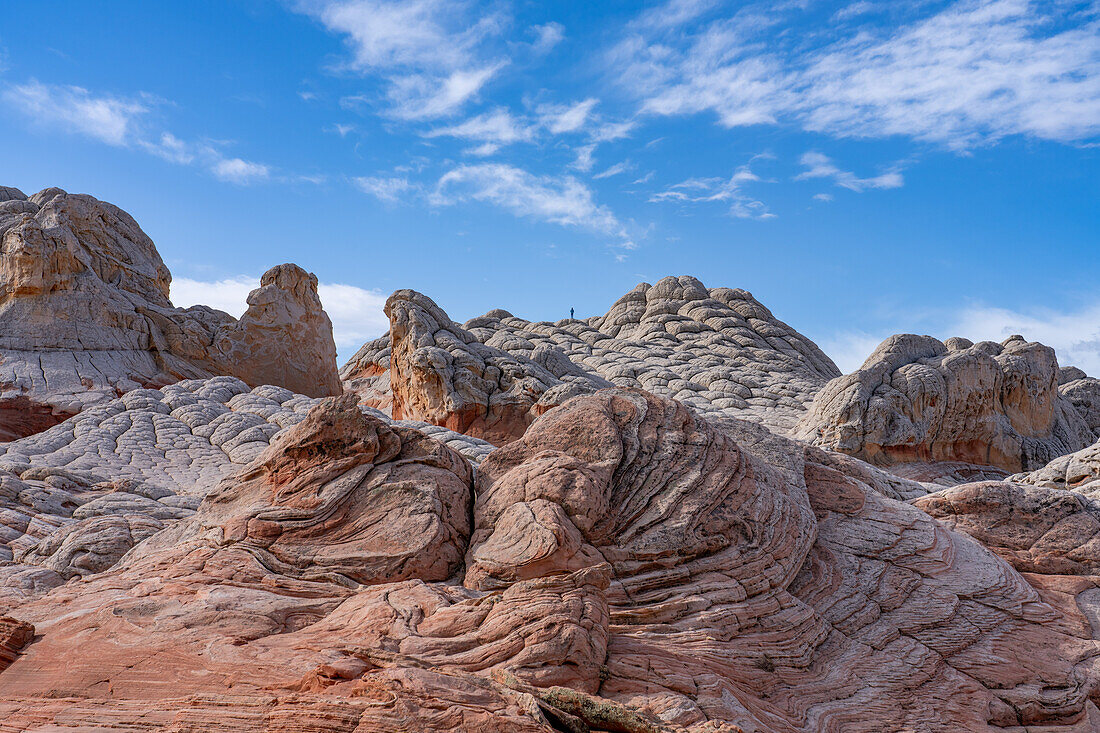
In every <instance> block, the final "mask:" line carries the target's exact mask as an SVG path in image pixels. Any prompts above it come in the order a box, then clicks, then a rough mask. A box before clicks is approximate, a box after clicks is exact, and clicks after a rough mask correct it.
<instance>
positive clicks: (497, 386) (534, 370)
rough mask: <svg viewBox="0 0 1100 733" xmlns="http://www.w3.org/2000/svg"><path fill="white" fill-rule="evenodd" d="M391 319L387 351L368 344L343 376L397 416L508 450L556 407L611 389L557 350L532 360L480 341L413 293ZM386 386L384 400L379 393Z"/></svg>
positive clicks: (391, 311)
mask: <svg viewBox="0 0 1100 733" xmlns="http://www.w3.org/2000/svg"><path fill="white" fill-rule="evenodd" d="M386 315H387V316H389V318H390V333H389V335H388V339H387V340H388V344H387V346H386V347H385V348H381V343H380V342H379V341H375V342H372V343H370V344H367V346H365V347H364V348H363V349H361V350H360V352H359V353H358V354H357V355H356V357H355V358H354V359H353V360H352V364H351V365H349V366H350V368H349V367H345V369H344V372H343V377H344V379H345V380H350V382H351V383H350V384H349V387H350V388H351V389H352V390H355V391H357V392H358V393H359V394H360V398H361V399H362V400H363V401H364V403H365V404H368V405H372V406H378V407H387V406H388V407H389V410H390V413H391V414H392V416H393V417H394V418H397V419H403V418H409V419H414V420H422V421H425V422H429V423H433V424H435V425H442V426H445V427H447V428H449V429H451V430H455V431H457V432H461V433H464V434H467V435H472V436H476V437H478V438H482V439H484V440H487V441H489V442H491V443H494V444H496V445H503V444H504V443H507V442H509V441H510V440H514V439H516V438H518V437H520V436H521V435H523V432H524V431H525V430H526V429H527V426H528V425H530V424H531V422H533V421H534V419H535V418H536V417H538V416H539V415H541V414H542V413H544V412H546V411H547V410H549V409H550V408H551V407H554V406H555V405H558V404H561V403H562V402H564V401H565V400H567V399H569V398H570V397H572V396H575V395H577V394H583V393H587V392H592V391H594V390H596V389H599V388H601V387H608V386H610V384H609V383H608V382H607V381H606V380H604V379H601V378H600V377H596V376H591V375H589V374H587V373H586V372H585V371H584V370H583V369H580V368H579V367H577V366H575V365H574V364H573V363H572V362H570V361H569V359H567V358H565V357H564V356H563V355H562V354H561V353H560V352H559V351H557V350H554V349H543V350H541V351H539V352H538V353H534V354H532V355H531V357H532V358H530V359H528V358H524V357H522V356H521V357H515V356H512V355H510V354H508V353H507V352H504V351H502V350H500V349H496V348H493V347H492V346H487V345H485V344H482V343H480V342H479V341H478V340H477V339H476V338H475V337H474V336H473V335H472V334H470V333H469V332H468V331H466V330H465V329H463V328H461V327H460V326H458V325H457V324H455V323H454V322H452V321H451V319H450V318H448V317H447V314H446V313H444V312H443V311H442V310H441V309H440V308H439V306H437V305H436V304H435V303H434V302H433V301H432V300H431V299H430V298H428V297H427V296H425V295H422V294H420V293H417V292H415V291H413V290H399V291H397V292H396V293H394V294H393V295H391V296H390V298H389V300H387V301H386ZM387 357H388V362H389V363H388V365H387V366H386V371H383V370H382V367H383V363H381V362H382V360H383V359H386V358H387ZM384 386H388V397H387V398H386V399H382V398H380V397H379V396H378V393H380V392H381V391H382V389H383V388H384ZM387 402H388V403H389V404H388V405H387Z"/></svg>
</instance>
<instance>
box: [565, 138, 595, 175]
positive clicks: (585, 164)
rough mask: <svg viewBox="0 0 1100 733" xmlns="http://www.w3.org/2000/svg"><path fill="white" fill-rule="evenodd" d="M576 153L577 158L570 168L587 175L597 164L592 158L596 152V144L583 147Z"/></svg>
mask: <svg viewBox="0 0 1100 733" xmlns="http://www.w3.org/2000/svg"><path fill="white" fill-rule="evenodd" d="M575 152H576V153H577V158H576V160H574V161H573V162H572V163H571V164H570V165H569V167H570V168H575V169H577V170H579V171H581V172H582V173H587V172H588V171H590V170H592V166H593V165H595V163H596V161H595V159H594V158H593V157H592V154H593V153H595V152H596V146H595V145H594V144H589V145H581V146H580V147H579V148H577V149H576V151H575Z"/></svg>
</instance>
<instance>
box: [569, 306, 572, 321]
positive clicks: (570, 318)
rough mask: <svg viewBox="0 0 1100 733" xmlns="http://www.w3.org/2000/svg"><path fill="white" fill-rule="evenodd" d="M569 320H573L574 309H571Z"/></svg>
mask: <svg viewBox="0 0 1100 733" xmlns="http://www.w3.org/2000/svg"><path fill="white" fill-rule="evenodd" d="M569 320H573V309H572V308H570V309H569Z"/></svg>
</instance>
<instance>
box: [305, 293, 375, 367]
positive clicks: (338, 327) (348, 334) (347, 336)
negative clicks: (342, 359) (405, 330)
mask: <svg viewBox="0 0 1100 733" xmlns="http://www.w3.org/2000/svg"><path fill="white" fill-rule="evenodd" d="M317 294H318V295H320V296H321V304H322V305H324V307H325V312H326V313H328V317H329V318H330V319H332V336H333V338H334V339H335V341H336V348H337V349H339V350H340V351H341V353H343V352H344V351H345V350H348V349H350V350H351V351H352V352H353V353H354V352H355V351H357V350H358V349H359V347H360V346H362V345H363V344H364V343H366V342H367V341H370V340H372V339H376V338H378V337H379V336H381V335H382V334H384V333H385V332H386V331H388V330H389V329H390V321H389V319H388V318H386V314H385V312H384V311H383V310H382V309H383V308H384V307H385V305H386V296H385V295H384V294H383V293H382V292H381V291H380V290H364V289H363V288H360V287H356V286H354V285H344V284H341V283H321V284H320V285H318V286H317Z"/></svg>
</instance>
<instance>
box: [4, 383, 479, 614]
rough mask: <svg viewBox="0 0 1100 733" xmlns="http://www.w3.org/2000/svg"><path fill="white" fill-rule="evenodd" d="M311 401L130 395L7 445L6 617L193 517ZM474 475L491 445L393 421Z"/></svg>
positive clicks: (230, 391)
mask: <svg viewBox="0 0 1100 733" xmlns="http://www.w3.org/2000/svg"><path fill="white" fill-rule="evenodd" d="M317 402H318V400H317V399H316V398H310V397H306V396H304V395H298V394H294V393H293V392H291V391H290V390H287V389H284V388H282V387H273V386H263V387H257V388H256V389H252V390H250V389H249V388H248V385H246V384H245V383H244V382H242V381H241V380H240V379H237V378H235V377H215V378H213V379H208V380H185V381H182V382H179V383H177V384H173V385H169V386H167V387H163V388H161V389H159V390H134V391H133V392H129V393H127V394H125V395H123V396H122V397H121V398H118V399H116V400H113V401H111V402H109V403H105V404H102V405H96V406H93V407H90V408H88V409H86V410H85V411H83V412H82V413H80V414H79V415H77V416H75V417H73V418H70V419H69V420H68V421H66V422H64V423H62V424H60V425H57V426H55V427H53V428H50V429H49V430H47V431H45V432H42V433H39V434H37V435H33V436H29V437H27V438H23V439H22V440H19V441H15V442H12V443H8V444H6V445H0V606H2V605H3V604H4V602H5V601H6V600H9V599H13V598H14V599H21V598H26V597H30V596H34V595H38V594H41V593H43V592H45V591H47V590H49V589H50V588H52V587H55V586H57V585H58V584H60V583H62V582H64V581H66V580H69V579H71V578H75V577H89V576H91V575H94V574H96V573H99V572H102V571H104V570H106V569H108V568H110V567H111V566H113V565H114V564H115V563H116V562H117V561H118V560H119V559H120V558H121V557H122V556H123V555H124V554H125V553H126V552H127V551H129V550H130V548H131V547H133V546H134V545H135V544H137V543H138V542H140V541H141V540H143V539H145V538H147V537H149V536H151V535H152V534H154V533H156V532H158V531H159V530H161V529H163V528H165V527H166V526H169V525H170V524H172V523H174V522H175V521H176V520H179V519H182V518H185V517H188V516H191V515H192V514H193V513H194V510H195V508H196V507H197V506H198V505H199V502H200V501H201V499H202V498H203V497H204V496H206V495H207V494H208V493H209V492H210V491H211V490H212V489H213V488H214V487H215V486H216V485H217V484H218V482H219V481H220V480H221V479H222V478H223V477H225V476H227V475H229V474H232V473H235V472H236V471H238V470H240V469H241V468H242V467H244V466H246V465H248V464H249V463H250V462H251V461H252V460H253V459H255V458H256V457H257V456H259V455H260V454H261V453H262V452H263V451H264V450H265V449H267V447H268V444H269V443H270V441H271V439H272V438H273V437H275V436H276V435H278V434H279V433H280V432H281V431H283V430H284V429H286V428H290V427H292V426H294V425H297V424H298V423H299V422H301V421H302V420H303V419H304V418H305V416H306V414H307V413H308V411H309V410H310V409H311V408H312V407H313V406H314V405H316V404H317ZM368 412H369V413H370V414H371V415H373V417H375V418H377V419H381V420H383V421H384V422H385V423H386V424H387V425H391V426H392V427H393V429H397V430H401V429H405V430H408V429H415V430H417V431H418V432H419V433H420V434H423V435H425V436H426V437H430V438H432V439H433V440H434V441H436V442H437V443H441V444H443V445H446V446H450V447H451V448H452V449H454V450H456V451H458V452H459V453H460V454H462V455H463V456H464V457H466V459H467V460H469V461H470V462H471V463H473V464H475V465H476V464H477V463H479V462H480V461H481V460H482V459H483V458H484V457H485V456H486V455H487V454H488V453H489V451H490V450H491V449H492V446H490V445H489V444H487V443H485V442H483V441H478V440H476V439H474V438H469V437H467V436H462V435H458V434H456V433H453V432H451V431H448V430H446V429H444V428H439V427H436V426H434V425H427V424H424V423H416V422H395V421H393V420H391V419H390V418H389V417H386V416H383V415H382V413H380V412H377V411H368Z"/></svg>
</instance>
